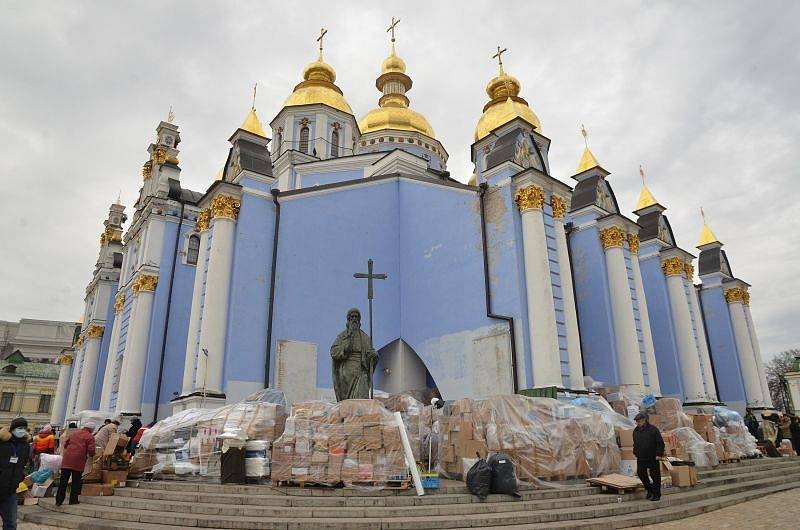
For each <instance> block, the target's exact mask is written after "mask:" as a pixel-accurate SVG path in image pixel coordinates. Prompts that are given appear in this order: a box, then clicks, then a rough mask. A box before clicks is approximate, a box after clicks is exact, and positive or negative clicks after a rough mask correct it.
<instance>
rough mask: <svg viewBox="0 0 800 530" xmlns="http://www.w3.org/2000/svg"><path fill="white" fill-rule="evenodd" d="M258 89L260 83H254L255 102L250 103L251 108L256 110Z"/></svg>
mask: <svg viewBox="0 0 800 530" xmlns="http://www.w3.org/2000/svg"><path fill="white" fill-rule="evenodd" d="M256 90H258V83H255V84H254V85H253V104H252V105H250V108H251V109H253V110H256Z"/></svg>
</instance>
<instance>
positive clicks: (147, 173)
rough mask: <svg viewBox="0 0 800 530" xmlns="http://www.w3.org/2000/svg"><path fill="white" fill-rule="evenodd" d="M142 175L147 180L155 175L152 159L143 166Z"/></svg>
mask: <svg viewBox="0 0 800 530" xmlns="http://www.w3.org/2000/svg"><path fill="white" fill-rule="evenodd" d="M142 176H143V177H144V180H147V179H149V178H150V177H151V176H153V162H152V161H151V160H148V161H147V162H145V163H144V165H143V166H142Z"/></svg>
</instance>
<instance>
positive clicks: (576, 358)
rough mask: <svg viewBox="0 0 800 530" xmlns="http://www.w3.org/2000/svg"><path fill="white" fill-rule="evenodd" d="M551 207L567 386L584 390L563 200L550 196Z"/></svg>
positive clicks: (565, 205) (565, 206) (565, 207)
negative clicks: (567, 372) (561, 302)
mask: <svg viewBox="0 0 800 530" xmlns="http://www.w3.org/2000/svg"><path fill="white" fill-rule="evenodd" d="M550 204H551V206H552V207H553V228H554V229H555V233H556V250H557V252H558V266H559V270H560V271H561V295H562V298H563V301H564V323H565V327H566V328H567V352H568V355H569V385H570V387H571V388H572V390H584V389H585V388H586V387H585V386H584V383H583V356H582V355H581V338H580V332H579V331H578V311H577V310H576V309H575V291H574V289H573V287H572V264H571V262H570V259H569V249H568V248H567V234H566V232H565V231H564V213H565V212H566V209H567V202H566V200H565V199H563V198H561V197H558V196H557V195H551V196H550Z"/></svg>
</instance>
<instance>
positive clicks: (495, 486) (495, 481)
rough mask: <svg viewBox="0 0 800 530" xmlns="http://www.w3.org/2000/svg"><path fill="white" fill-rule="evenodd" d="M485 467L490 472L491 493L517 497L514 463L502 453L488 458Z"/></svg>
mask: <svg viewBox="0 0 800 530" xmlns="http://www.w3.org/2000/svg"><path fill="white" fill-rule="evenodd" d="M487 465H488V466H489V468H490V469H491V471H492V479H491V486H490V488H491V492H492V493H503V494H507V495H513V496H515V497H519V493H518V492H517V475H516V473H514V463H513V462H512V461H511V459H510V458H509V457H508V455H506V454H503V453H495V454H493V455H492V456H490V457H489V460H488V461H487Z"/></svg>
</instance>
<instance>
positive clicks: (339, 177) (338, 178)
mask: <svg viewBox="0 0 800 530" xmlns="http://www.w3.org/2000/svg"><path fill="white" fill-rule="evenodd" d="M363 177H364V170H363V169H348V170H343V171H329V172H325V173H314V174H313V175H303V176H302V177H300V178H299V179H298V180H299V181H300V187H301V188H311V187H314V186H322V185H323V184H333V183H335V182H344V181H346V180H355V179H360V178H363Z"/></svg>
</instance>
